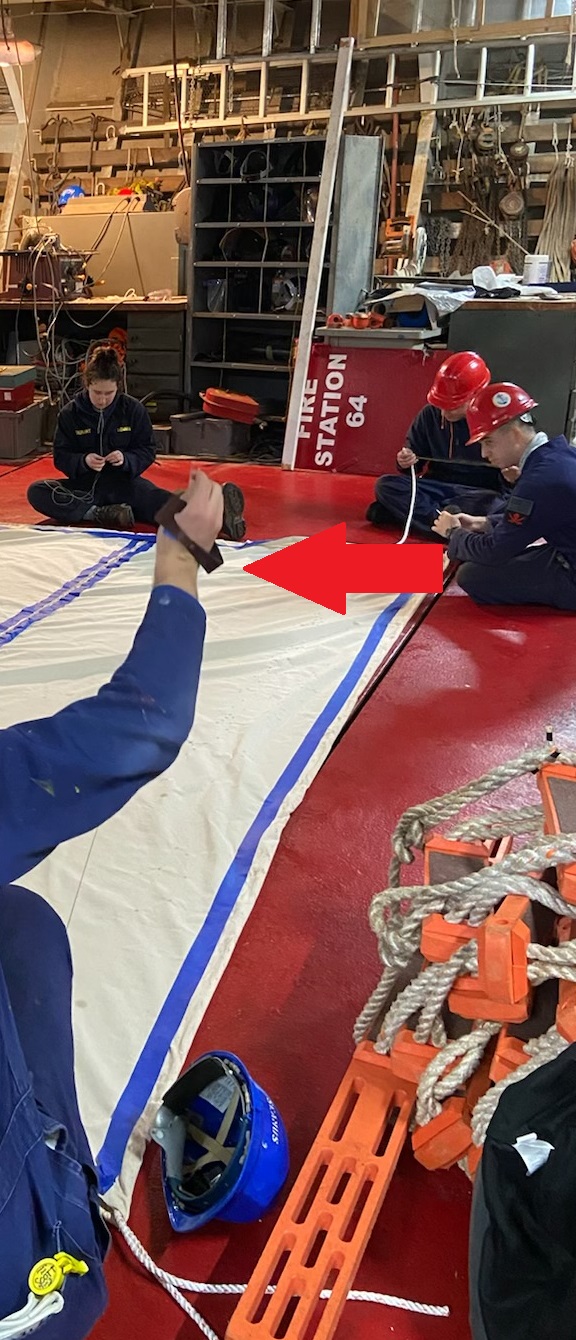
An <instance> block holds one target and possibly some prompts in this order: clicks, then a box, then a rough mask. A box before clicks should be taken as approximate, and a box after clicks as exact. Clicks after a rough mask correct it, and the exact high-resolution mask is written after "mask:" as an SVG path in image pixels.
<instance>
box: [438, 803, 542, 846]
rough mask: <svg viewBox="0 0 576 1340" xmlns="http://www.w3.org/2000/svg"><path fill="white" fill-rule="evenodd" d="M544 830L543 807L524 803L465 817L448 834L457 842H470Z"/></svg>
mask: <svg viewBox="0 0 576 1340" xmlns="http://www.w3.org/2000/svg"><path fill="white" fill-rule="evenodd" d="M541 832H542V807H541V806H540V805H523V806H521V807H520V808H519V809H517V810H487V811H486V813H485V814H478V815H473V816H472V818H470V819H463V820H462V823H460V824H458V825H457V827H456V828H451V829H450V832H449V833H448V834H447V836H448V837H449V838H451V839H453V840H455V841H456V842H470V841H471V839H472V838H480V839H481V840H484V839H486V838H499V837H508V836H510V835H513V834H514V835H520V834H522V836H523V835H524V834H526V835H528V834H529V833H530V834H534V835H535V834H536V833H541Z"/></svg>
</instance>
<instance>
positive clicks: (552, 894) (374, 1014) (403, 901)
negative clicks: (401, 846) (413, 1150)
mask: <svg viewBox="0 0 576 1340" xmlns="http://www.w3.org/2000/svg"><path fill="white" fill-rule="evenodd" d="M574 860H576V834H573V833H572V834H561V835H559V836H558V837H555V838H551V837H544V838H541V839H540V841H539V842H536V843H533V844H532V845H531V846H530V847H525V848H522V850H521V851H518V852H512V853H511V854H510V856H507V857H505V859H504V860H503V861H501V862H500V863H499V864H498V865H493V866H488V867H486V868H484V869H483V870H479V871H476V872H475V873H473V874H471V875H465V876H463V877H462V878H460V879H457V880H452V881H451V882H449V883H447V884H437V885H426V884H424V885H415V886H414V887H412V888H411V889H398V888H389V889H385V890H383V892H382V893H379V894H376V896H375V897H374V898H373V900H372V905H371V908H370V924H371V926H372V929H373V930H374V932H375V934H376V936H377V938H378V948H379V953H380V957H381V959H382V961H383V962H384V963H385V964H386V965H387V966H386V967H385V969H384V973H383V975H382V977H381V979H380V982H379V983H378V986H377V987H376V989H375V991H374V992H373V993H372V995H371V997H370V999H369V1000H368V1002H367V1004H366V1005H365V1007H364V1009H363V1010H362V1012H361V1014H360V1015H359V1017H358V1019H357V1021H356V1025H355V1028H354V1040H355V1042H356V1043H358V1042H360V1041H362V1039H363V1038H365V1037H367V1036H368V1034H369V1033H370V1031H371V1029H372V1027H373V1026H374V1024H375V1023H376V1022H377V1020H378V1018H379V1017H380V1016H381V1014H382V1011H383V1009H384V1006H385V1003H386V1000H387V999H388V997H389V996H390V994H391V993H392V991H393V989H394V986H395V984H396V981H397V978H398V971H399V970H400V969H403V968H406V967H407V966H408V964H409V963H410V959H411V958H412V957H413V955H414V954H415V953H416V951H417V950H418V949H419V946H420V937H421V931H422V923H423V921H424V919H425V918H426V917H427V916H429V915H430V914H431V913H432V912H438V913H442V914H444V915H446V917H447V920H448V921H452V922H454V923H455V924H458V923H461V922H462V921H465V920H468V921H469V922H471V923H472V924H473V925H474V924H476V925H478V924H480V923H481V922H482V921H483V920H484V918H485V917H486V916H488V914H489V913H490V912H491V911H492V909H493V907H494V906H495V905H496V904H497V903H499V902H500V901H501V900H502V899H503V898H505V897H506V896H507V894H525V895H527V896H528V897H529V898H530V899H531V901H533V902H539V903H542V904H543V905H544V906H545V907H548V908H549V909H550V910H551V911H553V912H555V913H556V915H557V916H570V917H571V916H573V914H574V908H573V907H572V906H571V905H570V904H569V903H566V902H565V900H564V899H563V898H562V897H561V895H560V894H559V893H558V892H557V891H556V889H553V888H552V887H551V886H550V885H549V884H547V883H546V882H545V881H544V880H537V879H534V878H533V876H532V874H528V873H527V872H534V873H538V872H540V873H542V872H543V871H544V870H547V869H548V868H549V867H550V865H552V864H569V863H571V862H572V861H574ZM525 872H526V873H525ZM564 962H566V959H565V960H564ZM542 980H544V979H542ZM408 1017H409V1015H408ZM400 1026H401V1025H400ZM384 1049H386V1048H385V1047H384Z"/></svg>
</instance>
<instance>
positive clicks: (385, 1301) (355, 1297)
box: [106, 1210, 450, 1340]
mask: <svg viewBox="0 0 576 1340" xmlns="http://www.w3.org/2000/svg"><path fill="white" fill-rule="evenodd" d="M106 1218H107V1219H108V1220H109V1221H110V1222H111V1223H112V1224H114V1226H115V1227H116V1228H117V1229H118V1231H119V1232H120V1233H121V1234H122V1237H123V1238H124V1241H125V1242H126V1244H127V1246H128V1247H129V1248H130V1251H131V1252H132V1255H133V1256H135V1258H136V1260H137V1261H139V1262H140V1265H142V1266H144V1269H145V1270H147V1271H148V1272H149V1274H150V1275H152V1276H153V1278H154V1279H155V1280H157V1281H158V1283H159V1284H161V1285H162V1287H163V1288H164V1289H166V1292H167V1293H169V1294H170V1297H171V1298H173V1299H174V1302H175V1303H177V1304H178V1307H181V1308H182V1311H183V1312H185V1313H186V1315H187V1316H188V1317H190V1318H191V1320H192V1321H193V1322H195V1323H196V1326H197V1327H198V1329H199V1331H201V1332H202V1335H204V1336H205V1337H206V1340H219V1337H218V1336H217V1335H216V1332H215V1331H213V1330H212V1327H211V1326H209V1325H208V1322H207V1321H205V1319H204V1317H202V1316H201V1314H200V1313H199V1312H197V1310H196V1308H194V1307H192V1304H191V1303H189V1302H188V1299H187V1298H185V1297H184V1294H183V1293H182V1290H183V1289H184V1290H186V1292H187V1293H193V1294H243V1293H245V1292H246V1289H247V1288H248V1285H247V1284H204V1283H201V1282H200V1281H198V1280H185V1279H180V1278H179V1276H177V1275H169V1274H168V1272H167V1271H166V1270H161V1269H160V1266H157V1265H156V1263H155V1262H154V1261H153V1260H152V1257H151V1256H149V1254H148V1252H147V1251H146V1248H145V1247H143V1246H142V1243H141V1242H140V1240H139V1239H138V1238H137V1237H136V1234H135V1233H133V1231H132V1229H131V1228H130V1227H129V1226H128V1224H127V1223H126V1220H125V1219H124V1218H123V1216H122V1215H121V1214H120V1213H119V1212H118V1210H107V1211H106ZM266 1293H267V1294H272V1293H274V1286H273V1285H269V1287H268V1288H267V1290H266ZM330 1297H331V1290H330V1289H323V1290H322V1293H321V1294H320V1298H321V1299H322V1300H324V1299H327V1298H330ZM348 1302H349V1303H377V1304H379V1305H380V1306H382V1307H393V1308H398V1309H399V1310H400V1311H402V1312H417V1313H419V1314H420V1315H421V1316H425V1317H449V1316H450V1308H449V1307H437V1306H435V1305H434V1304H432V1303H417V1302H414V1301H413V1299H411V1298H396V1297H394V1295H393V1294H386V1293H371V1292H370V1291H369V1290H365V1289H352V1290H351V1292H350V1293H349V1294H348Z"/></svg>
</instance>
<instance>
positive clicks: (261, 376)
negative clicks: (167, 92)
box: [188, 136, 329, 416]
mask: <svg viewBox="0 0 576 1340" xmlns="http://www.w3.org/2000/svg"><path fill="white" fill-rule="evenodd" d="M324 147H325V139H324V137H323V136H299V137H295V138H293V139H292V138H291V139H266V140H250V141H248V142H239V141H237V140H236V141H229V142H226V141H225V142H223V141H219V142H218V143H217V144H200V145H198V146H196V148H195V150H194V155H193V163H192V178H193V181H194V183H195V189H194V213H195V218H194V221H193V225H194V226H193V228H192V238H191V254H190V257H189V264H188V275H189V301H190V314H189V340H188V345H189V378H190V383H189V389H190V391H191V393H192V395H193V397H194V399H195V400H198V403H200V400H199V397H200V394H201V393H202V392H204V391H206V390H207V388H208V387H209V386H215V385H216V386H220V387H223V388H225V389H229V390H235V391H237V392H240V393H243V394H247V395H253V396H255V398H256V399H257V400H258V401H259V403H260V405H261V406H262V408H263V409H264V410H265V411H266V412H267V413H269V414H272V415H275V416H278V415H283V414H284V413H285V411H286V404H287V399H288V391H289V383H290V364H291V355H292V349H293V344H294V339H295V338H296V337H297V335H298V330H299V327H300V318H301V311H302V301H303V297H304V290H305V284H306V275H307V271H308V264H309V254H310V247H311V242H312V233H313V229H314V214H315V205H316V199H317V194H318V186H319V182H320V174H321V171H322V163H323V158H324ZM328 274H329V264H328V262H326V265H325V266H324V272H323V279H322V287H321V295H320V303H321V305H325V304H326V300H327V292H328Z"/></svg>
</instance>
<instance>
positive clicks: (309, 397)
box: [298, 380, 318, 438]
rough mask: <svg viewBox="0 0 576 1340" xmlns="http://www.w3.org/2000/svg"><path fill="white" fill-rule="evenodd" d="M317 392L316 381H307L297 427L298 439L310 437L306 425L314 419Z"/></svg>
mask: <svg viewBox="0 0 576 1340" xmlns="http://www.w3.org/2000/svg"><path fill="white" fill-rule="evenodd" d="M317 391H318V381H317V380H316V381H307V382H306V385H305V387H304V396H303V401H302V412H301V414H300V423H299V426H298V437H308V438H309V437H310V433H309V431H308V425H309V424H311V423H312V420H313V418H314V409H315V406H316V393H317Z"/></svg>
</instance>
